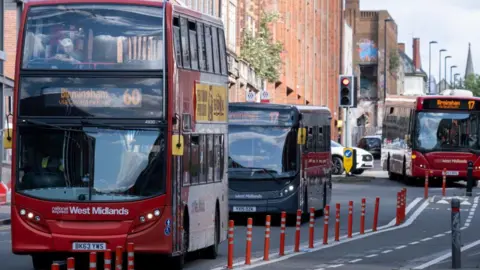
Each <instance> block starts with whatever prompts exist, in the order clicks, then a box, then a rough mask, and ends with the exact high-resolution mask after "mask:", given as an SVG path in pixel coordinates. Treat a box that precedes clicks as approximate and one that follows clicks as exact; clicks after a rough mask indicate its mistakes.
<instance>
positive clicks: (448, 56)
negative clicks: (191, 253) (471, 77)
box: [444, 55, 452, 90]
mask: <svg viewBox="0 0 480 270" xmlns="http://www.w3.org/2000/svg"><path fill="white" fill-rule="evenodd" d="M448 58H452V57H451V56H450V55H447V56H445V63H444V65H445V89H447V59H448ZM445 89H444V90H445Z"/></svg>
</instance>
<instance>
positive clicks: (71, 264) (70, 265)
mask: <svg viewBox="0 0 480 270" xmlns="http://www.w3.org/2000/svg"><path fill="white" fill-rule="evenodd" d="M67 270H75V259H74V258H73V257H70V258H68V259H67ZM105 270H106V268H105Z"/></svg>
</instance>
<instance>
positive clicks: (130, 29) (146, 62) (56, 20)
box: [22, 4, 164, 70]
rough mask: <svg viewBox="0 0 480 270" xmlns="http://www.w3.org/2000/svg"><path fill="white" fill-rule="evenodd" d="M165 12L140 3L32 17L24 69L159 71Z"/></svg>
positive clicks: (54, 8)
mask: <svg viewBox="0 0 480 270" xmlns="http://www.w3.org/2000/svg"><path fill="white" fill-rule="evenodd" d="M162 14H163V12H162V9H160V8H154V7H147V6H134V5H120V4H117V5H113V4H112V5H105V4H101V5H100V4H82V5H73V4H72V5H51V6H42V7H32V8H31V9H30V10H29V11H28V14H27V19H26V26H25V36H24V48H23V59H22V68H23V69H41V70H45V69H47V70H48V69H55V70H159V69H162V68H163V66H164V63H163V59H164V49H163V44H164V43H163V33H162V30H163V15H162Z"/></svg>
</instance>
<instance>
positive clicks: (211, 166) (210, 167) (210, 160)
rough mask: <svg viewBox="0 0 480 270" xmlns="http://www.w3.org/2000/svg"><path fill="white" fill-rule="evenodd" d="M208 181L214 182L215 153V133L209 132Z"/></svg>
mask: <svg viewBox="0 0 480 270" xmlns="http://www.w3.org/2000/svg"><path fill="white" fill-rule="evenodd" d="M206 136H207V182H208V183H211V182H214V181H215V179H214V174H213V169H214V164H213V162H214V154H213V134H207V135H206Z"/></svg>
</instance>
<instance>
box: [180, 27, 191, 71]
mask: <svg viewBox="0 0 480 270" xmlns="http://www.w3.org/2000/svg"><path fill="white" fill-rule="evenodd" d="M180 38H181V45H182V56H183V58H182V59H183V67H184V68H190V48H189V46H188V25H187V19H185V18H180Z"/></svg>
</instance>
